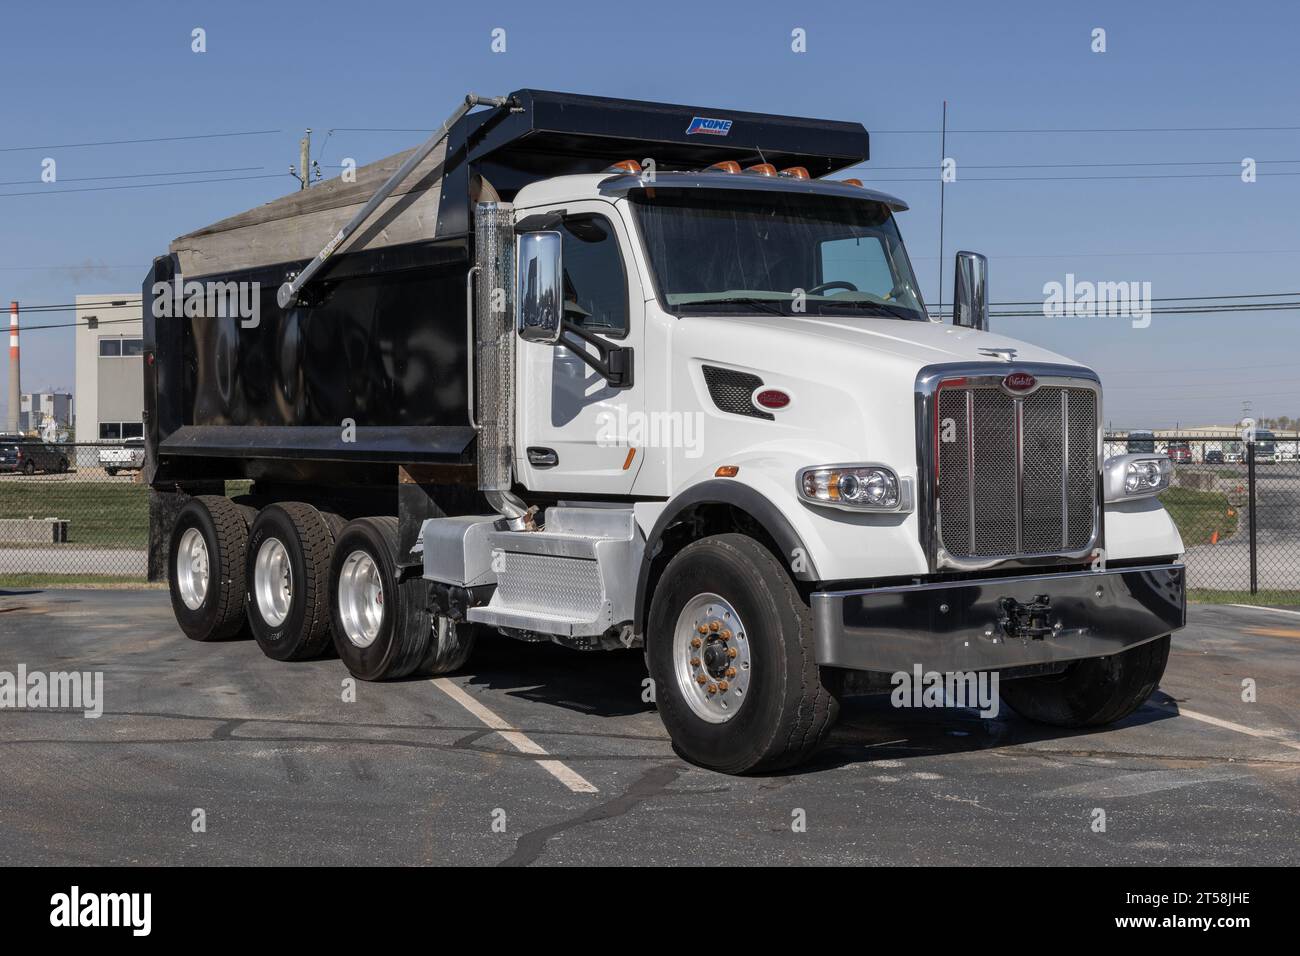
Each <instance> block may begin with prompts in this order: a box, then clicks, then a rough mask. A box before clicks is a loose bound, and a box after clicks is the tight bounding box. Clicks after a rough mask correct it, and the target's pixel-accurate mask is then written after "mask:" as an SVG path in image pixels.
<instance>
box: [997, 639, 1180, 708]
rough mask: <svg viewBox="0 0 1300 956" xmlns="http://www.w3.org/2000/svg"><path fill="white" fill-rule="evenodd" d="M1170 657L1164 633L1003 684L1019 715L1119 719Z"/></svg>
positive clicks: (1142, 697)
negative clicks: (1105, 654)
mask: <svg viewBox="0 0 1300 956" xmlns="http://www.w3.org/2000/svg"><path fill="white" fill-rule="evenodd" d="M1168 660H1169V635H1168V634H1166V635H1165V636H1164V637H1161V638H1158V639H1156V640H1154V641H1148V642H1147V643H1145V644H1139V645H1138V646H1137V647H1131V648H1129V649H1128V650H1126V651H1123V652H1121V653H1119V654H1112V655H1111V656H1110V657H1093V658H1089V659H1087V660H1082V661H1075V662H1074V663H1073V664H1071V665H1070V666H1069V667H1068V668H1067V669H1066V670H1065V672H1064V673H1062V674H1054V675H1052V676H1050V677H1023V678H1021V679H1019V680H1013V681H1007V683H1005V684H1003V685H1002V689H1001V690H1002V700H1003V702H1004V703H1005V704H1006V705H1007V706H1008V707H1010V708H1011V709H1012V710H1014V711H1015V712H1016V713H1018V714H1019V715H1020V716H1021V717H1025V718H1028V719H1029V720H1033V721H1037V722H1038V723H1042V724H1051V725H1052V726H1054V727H1097V726H1101V725H1104V724H1113V723H1115V722H1116V721H1117V720H1123V719H1124V718H1125V717H1127V716H1128V715H1129V714H1131V713H1133V712H1134V711H1135V710H1137V709H1138V708H1139V707H1141V706H1142V705H1143V704H1144V703H1146V700H1147V698H1148V697H1150V696H1151V694H1152V693H1153V692H1154V691H1155V689H1156V687H1157V685H1159V683H1160V678H1161V677H1162V676H1163V675H1164V673H1165V664H1166V663H1167V662H1168Z"/></svg>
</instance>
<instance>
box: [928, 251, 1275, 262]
mask: <svg viewBox="0 0 1300 956" xmlns="http://www.w3.org/2000/svg"><path fill="white" fill-rule="evenodd" d="M1297 253H1300V249H1218V250H1216V249H1207V250H1204V251H1201V252H1177V251H1175V252H1054V253H1038V254H1034V255H1027V254H1019V255H1017V254H1006V255H1004V254H1001V253H990V254H989V259H990V260H998V259H1128V258H1132V257H1134V256H1179V257H1183V256H1280V255H1296V254H1297ZM911 259H912V261H914V262H918V261H932V260H933V259H934V256H911Z"/></svg>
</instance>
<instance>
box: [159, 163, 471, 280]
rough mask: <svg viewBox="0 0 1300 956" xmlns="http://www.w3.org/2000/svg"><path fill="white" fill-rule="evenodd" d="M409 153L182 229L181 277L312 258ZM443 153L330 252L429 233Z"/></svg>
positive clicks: (174, 248)
mask: <svg viewBox="0 0 1300 956" xmlns="http://www.w3.org/2000/svg"><path fill="white" fill-rule="evenodd" d="M412 152H414V149H408V150H405V151H403V152H400V153H396V154H395V155H393V156H389V157H387V158H385V159H381V160H379V161H378V162H374V163H370V164H368V165H366V166H359V167H357V170H356V181H355V182H344V180H343V179H342V178H341V177H340V178H338V179H331V180H328V181H326V182H323V183H321V184H319V185H317V186H313V187H312V188H310V189H302V190H299V191H298V192H295V193H291V194H290V195H288V196H282V197H281V198H279V199H276V200H273V201H272V202H269V203H266V204H265V205H263V206H258V207H257V208H255V209H250V210H248V211H247V212H241V213H240V214H239V215H237V216H230V217H229V218H226V219H222V220H221V221H220V222H215V223H213V224H212V225H210V226H205V227H204V228H202V229H198V230H196V231H194V232H190V233H186V234H185V235H183V236H181V237H180V238H179V239H176V240H175V241H174V242H172V244H171V249H170V251H171V252H172V254H173V255H175V256H176V257H177V258H178V260H179V263H180V271H181V274H182V275H184V276H186V277H187V278H201V277H203V276H211V275H223V274H227V273H232V272H241V271H244V270H246V269H254V268H257V267H259V266H264V265H271V264H275V263H279V262H296V261H300V260H303V259H311V258H313V257H314V256H315V255H316V254H317V253H318V252H320V250H321V247H322V246H323V245H324V244H325V243H326V242H327V241H328V240H329V239H330V237H332V236H334V235H335V234H336V233H337V232H338V231H339V229H341V228H342V227H343V226H344V225H345V224H346V223H347V222H348V220H349V219H351V218H352V217H353V216H354V215H356V213H357V210H359V209H360V208H361V207H362V206H364V205H365V204H366V202H367V200H369V199H370V197H371V196H372V195H374V193H375V190H377V189H378V188H379V187H380V186H381V185H383V184H384V182H385V181H386V180H387V179H388V177H389V176H391V175H392V174H393V173H395V172H396V171H397V169H398V167H399V166H401V165H402V163H403V162H405V161H406V158H407V157H408V156H410V155H411V153H412ZM446 152H447V151H446V143H443V144H441V145H439V146H438V147H437V148H436V149H435V150H434V151H433V152H432V153H430V154H429V155H428V156H426V157H425V158H424V160H423V161H422V162H421V163H420V164H419V165H418V166H416V167H415V169H414V170H413V171H412V172H411V174H410V175H409V176H408V177H407V178H406V179H405V181H403V182H402V183H400V184H399V185H398V186H397V188H396V189H394V190H393V193H392V195H391V196H389V197H388V198H387V199H386V200H384V202H383V203H381V204H380V206H379V208H378V209H377V210H375V212H374V214H373V215H372V216H371V217H370V219H369V220H368V221H367V222H366V224H365V225H364V226H362V228H361V229H359V230H357V232H355V233H354V234H353V235H352V236H350V237H349V238H348V240H347V242H345V243H344V244H343V245H342V246H341V247H340V248H339V249H338V251H337V252H335V255H336V256H339V255H345V254H347V253H349V252H360V251H363V250H374V249H382V248H384V247H385V246H394V245H402V244H405V243H410V242H420V241H423V240H427V239H432V238H434V233H435V225H436V223H437V221H438V200H439V197H440V194H441V191H442V169H443V159H444V157H445V156H446Z"/></svg>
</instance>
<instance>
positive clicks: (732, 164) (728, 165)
mask: <svg viewBox="0 0 1300 956" xmlns="http://www.w3.org/2000/svg"><path fill="white" fill-rule="evenodd" d="M709 169H711V170H714V171H715V172H719V173H738V172H740V163H738V162H736V161H735V160H734V159H724V160H723V161H722V162H720V163H714V164H713V165H712V166H710V167H709Z"/></svg>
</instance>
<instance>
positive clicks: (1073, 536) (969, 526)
mask: <svg viewBox="0 0 1300 956" xmlns="http://www.w3.org/2000/svg"><path fill="white" fill-rule="evenodd" d="M934 409H935V415H936V419H935V422H934V437H935V445H934V448H935V454H937V456H938V462H937V476H936V477H937V482H936V485H935V514H936V518H937V520H938V530H939V535H940V542H941V544H942V545H943V548H944V550H945V551H947V552H948V553H949V554H950V555H953V556H954V557H958V558H992V557H1000V556H1019V555H1035V554H1063V553H1071V552H1078V551H1082V550H1084V549H1086V548H1088V547H1089V546H1090V545H1091V543H1092V540H1093V535H1094V531H1095V526H1096V520H1097V395H1096V393H1095V392H1094V391H1093V390H1092V389H1089V388H1074V387H1064V386H1050V385H1042V386H1040V387H1039V388H1038V389H1036V390H1035V391H1033V392H1031V393H1029V394H1027V395H1023V396H1021V395H1013V394H1009V393H1007V392H1006V391H1004V390H1003V389H1002V388H1000V387H998V386H996V385H994V386H987V387H967V386H965V385H958V386H956V387H954V386H949V385H947V384H945V385H944V386H943V387H940V389H939V391H938V394H937V395H936V402H935V405H934Z"/></svg>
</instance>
